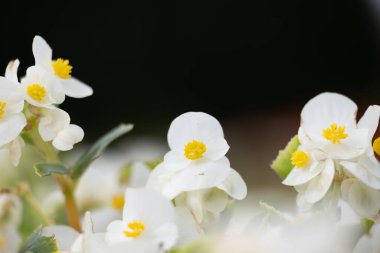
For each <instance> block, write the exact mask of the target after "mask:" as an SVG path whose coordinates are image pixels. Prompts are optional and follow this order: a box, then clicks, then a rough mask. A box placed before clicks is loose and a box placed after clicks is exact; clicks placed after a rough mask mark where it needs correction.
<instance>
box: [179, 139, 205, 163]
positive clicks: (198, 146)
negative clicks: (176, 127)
mask: <svg viewBox="0 0 380 253" xmlns="http://www.w3.org/2000/svg"><path fill="white" fill-rule="evenodd" d="M206 150H207V148H206V145H205V144H204V143H203V142H201V141H196V140H193V141H191V142H189V143H187V144H186V146H185V150H184V155H185V157H186V158H187V159H190V160H197V159H201V158H202V157H203V154H204V152H206Z"/></svg>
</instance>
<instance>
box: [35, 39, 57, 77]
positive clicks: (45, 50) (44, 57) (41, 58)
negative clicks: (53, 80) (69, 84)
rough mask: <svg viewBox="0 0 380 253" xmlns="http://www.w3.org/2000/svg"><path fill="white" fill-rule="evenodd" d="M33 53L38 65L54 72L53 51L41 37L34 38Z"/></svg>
mask: <svg viewBox="0 0 380 253" xmlns="http://www.w3.org/2000/svg"><path fill="white" fill-rule="evenodd" d="M32 51H33V56H34V60H35V62H36V65H37V66H40V67H42V68H44V69H46V70H47V71H50V72H53V67H52V65H51V61H52V54H53V51H52V49H51V48H50V46H49V45H48V44H47V42H46V41H45V40H44V39H43V38H42V37H41V36H38V35H37V36H35V37H34V39H33V44H32Z"/></svg>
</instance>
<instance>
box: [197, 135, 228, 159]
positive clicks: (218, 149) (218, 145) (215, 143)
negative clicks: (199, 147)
mask: <svg viewBox="0 0 380 253" xmlns="http://www.w3.org/2000/svg"><path fill="white" fill-rule="evenodd" d="M205 145H206V152H205V153H204V155H203V156H204V157H206V158H208V159H210V160H214V161H216V160H219V159H220V158H222V157H223V156H225V155H226V153H227V151H228V150H229V149H230V146H228V144H227V141H226V140H225V139H224V138H219V139H213V140H211V141H209V142H206V143H205Z"/></svg>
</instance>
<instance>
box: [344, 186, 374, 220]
mask: <svg viewBox="0 0 380 253" xmlns="http://www.w3.org/2000/svg"><path fill="white" fill-rule="evenodd" d="M343 192H344V193H343ZM342 195H343V196H344V197H345V200H346V201H347V202H348V203H349V205H350V206H351V207H352V209H354V211H355V212H356V213H357V214H358V215H360V216H361V217H366V218H371V217H374V216H375V215H376V214H377V213H378V212H379V210H380V192H379V191H378V190H374V189H372V188H370V187H368V186H366V185H364V184H362V183H360V182H359V181H358V180H356V179H347V180H345V181H343V183H342Z"/></svg>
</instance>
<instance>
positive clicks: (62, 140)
mask: <svg viewBox="0 0 380 253" xmlns="http://www.w3.org/2000/svg"><path fill="white" fill-rule="evenodd" d="M83 137H84V132H83V129H82V128H80V127H79V126H77V125H73V124H70V125H69V126H68V127H67V128H66V129H64V130H61V131H60V132H59V133H58V134H57V137H55V138H54V140H53V146H54V147H55V148H56V149H58V150H61V151H67V150H70V149H72V148H73V146H74V144H76V143H78V142H81V141H82V140H83Z"/></svg>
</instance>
